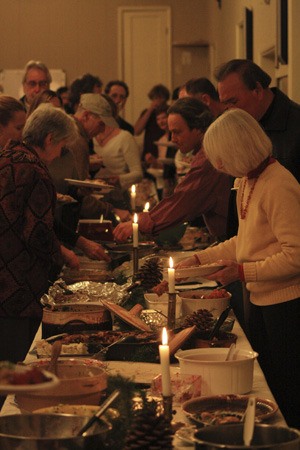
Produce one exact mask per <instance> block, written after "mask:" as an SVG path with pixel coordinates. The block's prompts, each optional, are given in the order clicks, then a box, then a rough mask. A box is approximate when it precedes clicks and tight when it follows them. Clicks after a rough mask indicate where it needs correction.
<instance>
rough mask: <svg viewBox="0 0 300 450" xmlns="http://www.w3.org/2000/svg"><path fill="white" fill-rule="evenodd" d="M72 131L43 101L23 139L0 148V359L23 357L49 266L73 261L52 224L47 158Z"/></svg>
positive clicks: (53, 199)
mask: <svg viewBox="0 0 300 450" xmlns="http://www.w3.org/2000/svg"><path fill="white" fill-rule="evenodd" d="M75 133H76V128H75V124H74V122H73V119H71V118H70V117H69V116H68V115H67V114H66V113H65V112H63V111H62V110H58V109H55V108H54V107H53V106H51V105H42V106H41V107H39V108H38V109H37V110H36V111H35V112H34V113H33V114H32V115H31V116H30V118H29V119H28V122H27V123H26V125H25V128H24V134H23V138H24V141H23V142H22V143H21V142H16V141H9V142H8V144H7V145H6V146H5V147H4V148H3V149H2V150H1V151H0V171H1V185H0V217H1V233H0V260H1V271H0V285H1V293H0V360H10V361H12V362H17V361H22V360H23V359H24V357H25V356H26V354H27V352H28V350H29V348H30V345H31V343H32V340H33V338H34V336H35V334H36V331H37V329H38V327H39V325H40V321H41V318H42V307H41V304H40V298H41V296H42V295H43V294H44V293H45V292H46V291H47V290H48V287H49V281H48V280H49V279H50V276H51V273H52V271H53V267H56V268H57V271H59V270H60V269H61V267H62V264H63V263H64V262H66V263H69V264H73V262H74V261H73V260H72V258H71V257H70V254H69V253H67V254H62V252H61V245H60V243H59V241H58V240H57V238H56V235H55V232H54V229H53V221H54V218H53V216H54V208H55V202H56V192H55V188H54V186H53V183H52V180H51V177H50V175H49V172H48V169H47V166H46V164H45V163H49V162H50V161H51V160H53V159H54V158H56V157H57V156H59V155H60V152H61V149H62V147H63V146H64V145H65V144H66V143H67V142H68V140H69V139H72V138H73V137H74V136H75ZM74 256H75V255H74ZM66 258H67V260H66ZM68 258H70V259H69V260H68ZM72 261H73V262H72Z"/></svg>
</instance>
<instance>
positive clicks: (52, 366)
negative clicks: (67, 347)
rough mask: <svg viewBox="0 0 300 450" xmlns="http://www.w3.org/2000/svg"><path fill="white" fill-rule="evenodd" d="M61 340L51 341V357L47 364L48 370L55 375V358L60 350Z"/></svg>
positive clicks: (56, 358)
mask: <svg viewBox="0 0 300 450" xmlns="http://www.w3.org/2000/svg"><path fill="white" fill-rule="evenodd" d="M61 347H62V341H61V339H59V340H57V341H55V342H53V344H52V349H51V359H50V362H49V366H48V369H47V370H48V372H51V373H54V375H57V360H58V357H59V355H60V352H61Z"/></svg>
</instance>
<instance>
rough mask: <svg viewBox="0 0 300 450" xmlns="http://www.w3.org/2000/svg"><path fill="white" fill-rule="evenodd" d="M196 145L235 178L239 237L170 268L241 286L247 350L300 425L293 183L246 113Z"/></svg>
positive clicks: (299, 258)
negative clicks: (206, 268) (200, 268)
mask: <svg viewBox="0 0 300 450" xmlns="http://www.w3.org/2000/svg"><path fill="white" fill-rule="evenodd" d="M203 146H204V150H205V152H206V154H207V157H208V159H209V160H210V162H211V163H212V165H213V166H214V167H215V168H216V169H218V170H220V171H222V172H224V173H227V174H230V175H232V176H234V177H237V178H238V180H237V181H236V187H237V189H238V192H237V210H238V214H239V228H238V233H237V236H234V237H233V238H231V239H230V240H227V241H225V242H223V243H221V244H219V245H218V246H216V247H213V248H208V249H206V250H204V251H201V252H199V253H196V254H195V255H194V256H193V257H191V258H188V259H186V260H184V261H182V262H181V263H180V264H179V265H178V266H177V267H189V266H195V265H198V264H209V263H212V262H218V263H220V264H221V265H222V266H224V267H223V269H222V270H219V271H217V272H215V273H214V274H212V275H211V276H209V277H208V278H210V279H214V280H217V281H219V282H220V283H221V284H228V283H231V282H233V281H236V280H238V279H240V280H242V281H244V282H245V283H246V287H247V289H248V291H249V293H250V302H251V304H250V317H249V329H250V336H251V344H252V347H253V348H254V349H255V350H256V351H257V352H258V353H259V362H260V365H261V367H262V369H263V371H264V373H265V376H266V379H267V382H268V384H269V386H270V388H271V390H272V392H273V394H274V396H275V398H276V401H277V402H278V404H279V407H280V408H281V410H282V413H283V414H284V416H285V419H286V421H287V423H288V425H289V426H294V427H300V415H299V411H300V378H299V370H300V352H299V348H300V227H299V224H300V185H299V183H298V182H297V180H296V179H295V178H294V177H293V175H292V174H291V173H290V172H289V171H288V170H286V169H285V168H284V167H283V166H282V165H281V164H280V163H279V162H277V161H276V160H275V159H273V158H272V156H271V154H272V143H271V141H270V139H269V138H268V137H267V136H266V134H265V133H264V131H263V130H262V128H261V127H260V126H259V124H258V123H257V122H256V120H255V119H253V118H252V117H251V116H250V115H249V114H248V113H246V112H245V111H242V110H240V109H232V110H229V111H227V112H225V113H224V114H223V115H222V116H220V117H219V118H218V119H217V120H216V121H215V122H214V123H213V124H212V125H211V126H210V127H209V129H208V130H207V132H206V134H205V137H204V141H203ZM241 301H242V299H241Z"/></svg>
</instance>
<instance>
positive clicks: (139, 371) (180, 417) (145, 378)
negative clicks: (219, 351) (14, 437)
mask: <svg viewBox="0 0 300 450" xmlns="http://www.w3.org/2000/svg"><path fill="white" fill-rule="evenodd" d="M233 332H234V333H236V334H237V335H238V339H237V348H240V349H245V350H251V346H250V344H249V342H248V340H247V338H246V336H245V334H244V332H243V330H242V329H241V327H240V326H239V324H238V322H237V321H235V325H234V328H233ZM39 339H41V330H39V331H38V333H37V335H36V338H35V340H39ZM34 345H35V343H33V345H32V348H34ZM34 359H36V356H35V355H34V354H33V353H32V352H29V354H28V355H27V357H26V360H25V361H26V362H30V361H32V360H34ZM173 367H174V369H175V368H176V366H172V370H174V369H173ZM107 368H108V372H109V373H111V374H116V373H119V374H121V375H123V376H126V377H129V378H133V379H135V381H136V382H144V383H150V382H151V380H152V379H153V378H154V377H155V376H156V375H157V374H158V373H159V372H160V366H159V365H158V364H149V363H141V362H138V363H137V362H122V361H110V362H108V367H107ZM250 394H251V395H254V396H256V397H260V398H264V399H269V400H271V401H273V402H274V401H275V400H274V397H273V395H272V393H271V391H270V389H269V386H268V384H267V382H266V380H265V377H264V374H263V372H262V370H261V368H260V366H259V364H258V362H257V361H255V363H254V378H253V389H252V391H251V393H250ZM175 409H176V415H175V416H174V421H175V422H187V419H186V417H185V415H184V413H183V411H182V410H181V408H180V406H179V407H177V406H175ZM17 413H20V410H19V408H18V407H17V405H16V404H15V403H14V396H13V395H9V396H8V397H7V399H6V401H5V403H4V405H3V407H2V410H1V414H17ZM269 423H272V424H274V425H281V426H286V422H285V420H284V418H283V416H282V414H281V412H280V411H278V412H277V413H276V414H275V415H274V417H273V418H272V419H271V420H270V421H269ZM174 446H175V448H179V449H180V450H183V449H185V448H189V449H191V448H193V445H190V446H189V445H187V444H185V443H183V442H182V441H179V440H178V439H177V438H175V442H174Z"/></svg>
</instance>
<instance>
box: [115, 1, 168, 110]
mask: <svg viewBox="0 0 300 450" xmlns="http://www.w3.org/2000/svg"><path fill="white" fill-rule="evenodd" d="M134 12H136V13H142V12H158V13H159V12H163V13H164V15H165V17H166V20H167V29H166V45H167V49H168V50H167V55H166V58H167V59H166V61H165V65H167V70H166V77H167V79H166V81H165V84H166V85H167V86H168V87H170V89H171V88H172V44H171V7H170V6H159V5H158V6H120V7H118V77H119V79H120V80H124V74H125V68H124V64H125V62H124V49H123V39H122V38H123V35H124V17H125V15H126V14H127V13H131V14H132V13H134ZM128 102H130V98H129V100H128Z"/></svg>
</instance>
